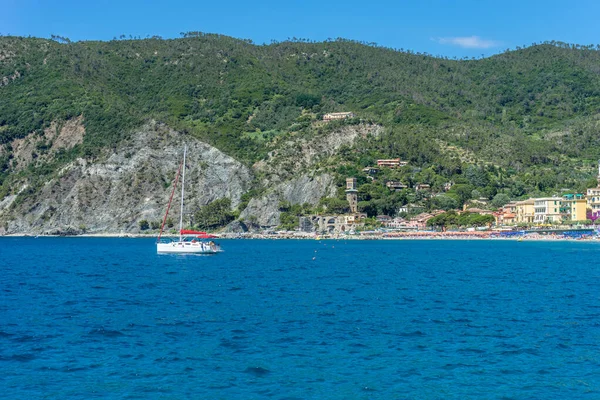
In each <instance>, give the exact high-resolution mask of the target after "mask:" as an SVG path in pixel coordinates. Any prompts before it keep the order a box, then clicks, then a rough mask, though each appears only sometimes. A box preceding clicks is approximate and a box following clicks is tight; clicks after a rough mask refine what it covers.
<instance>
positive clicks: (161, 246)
mask: <svg viewBox="0 0 600 400" xmlns="http://www.w3.org/2000/svg"><path fill="white" fill-rule="evenodd" d="M156 251H157V252H158V253H163V254H169V253H170V254H216V253H218V252H219V251H220V250H219V248H218V247H217V246H215V245H212V246H211V245H210V244H208V243H204V242H196V243H193V242H171V243H157V244H156Z"/></svg>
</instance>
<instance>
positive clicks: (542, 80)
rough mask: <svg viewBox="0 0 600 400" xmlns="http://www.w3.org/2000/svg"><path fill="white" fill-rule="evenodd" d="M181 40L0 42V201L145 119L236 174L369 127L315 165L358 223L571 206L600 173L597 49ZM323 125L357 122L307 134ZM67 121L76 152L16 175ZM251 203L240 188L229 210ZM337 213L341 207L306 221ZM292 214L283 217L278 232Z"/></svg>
mask: <svg viewBox="0 0 600 400" xmlns="http://www.w3.org/2000/svg"><path fill="white" fill-rule="evenodd" d="M182 36H183V37H182V38H181V39H177V40H162V39H160V38H159V37H152V38H148V39H143V40H113V41H110V42H91V41H90V42H71V41H70V40H68V38H62V37H58V36H56V37H53V38H52V39H36V38H22V37H0V96H1V98H2V101H1V102H0V194H2V195H5V194H8V193H10V192H14V190H15V182H17V181H19V180H22V179H27V180H29V182H30V183H31V185H30V187H32V188H35V187H40V186H41V185H42V183H43V182H44V177H45V176H48V175H50V174H52V173H55V172H56V171H58V170H59V169H60V168H61V167H62V166H63V165H64V164H65V163H67V162H69V161H71V160H73V159H75V158H76V157H86V158H94V157H98V156H99V155H100V154H102V153H103V152H104V151H109V150H110V149H113V148H115V146H117V145H118V144H119V143H120V142H121V141H122V140H124V139H126V138H127V137H128V136H129V135H131V134H132V132H134V128H136V127H139V126H140V125H141V124H143V123H144V122H145V121H148V120H151V119H154V120H157V121H162V122H165V123H167V124H168V125H169V126H171V127H173V128H175V129H178V130H181V131H184V132H187V133H188V134H189V135H193V136H195V137H197V138H199V139H202V140H204V141H206V142H208V143H210V144H212V145H214V146H216V147H217V148H219V149H221V150H222V151H224V152H226V153H228V154H230V155H232V156H234V157H235V158H237V159H239V160H241V161H244V162H246V163H248V164H249V165H250V164H252V163H254V162H256V161H258V160H262V159H265V158H266V157H267V154H268V153H269V152H270V151H273V150H277V149H279V148H281V147H282V146H285V144H286V140H287V139H289V138H291V137H306V138H311V137H316V136H318V135H323V134H325V133H327V132H328V131H331V130H334V129H339V128H340V127H342V126H344V125H348V124H358V123H363V124H374V123H376V124H379V125H382V126H383V127H384V132H383V133H382V134H381V135H379V136H378V137H369V136H367V137H364V138H361V139H360V140H359V141H358V142H357V143H356V144H355V146H354V147H352V148H342V149H341V150H340V151H339V152H338V153H337V154H336V155H334V156H333V157H330V158H327V159H323V160H321V162H320V164H319V165H318V167H319V168H323V169H324V170H329V171H330V172H333V173H335V174H336V175H337V176H338V177H339V178H340V187H342V186H343V181H342V179H343V178H345V177H346V176H356V177H357V178H358V179H359V183H360V186H359V201H360V203H359V208H360V210H361V211H364V212H366V213H367V214H368V215H369V216H375V215H378V214H389V215H394V214H395V213H396V212H397V209H398V207H399V206H401V205H404V204H407V203H418V204H422V205H423V206H424V207H425V208H426V209H434V208H439V209H444V210H450V209H453V208H457V207H461V206H462V205H463V204H464V203H466V202H468V201H470V200H472V199H480V198H484V199H487V200H492V199H493V204H494V205H495V206H496V205H500V204H502V203H505V202H506V201H507V200H508V199H514V198H522V197H524V196H527V195H538V194H554V193H557V192H559V191H560V190H561V189H565V188H566V189H570V190H573V191H582V190H583V189H584V188H585V186H586V185H589V183H588V182H589V180H590V178H592V177H593V176H594V171H595V169H594V166H595V163H596V160H597V159H598V158H600V135H598V130H599V129H600V75H599V74H598V65H600V51H599V48H598V47H594V46H579V45H567V44H564V43H558V42H548V43H541V44H534V45H532V46H531V47H528V48H517V49H516V50H513V51H506V52H505V53H503V54H499V55H496V56H493V57H489V58H485V59H478V60H475V59H462V60H457V59H448V58H442V57H433V56H431V55H428V54H422V53H415V52H413V51H409V50H403V49H399V50H394V49H388V48H381V47H378V46H376V45H373V44H365V43H357V42H354V41H349V40H344V39H336V40H327V41H325V42H308V41H305V40H290V41H285V42H281V43H279V42H273V43H271V44H269V45H262V46H257V45H254V44H252V43H251V42H250V41H248V40H239V39H234V38H230V37H226V36H223V35H214V34H204V33H200V32H188V33H185V34H183V35H182ZM335 111H353V112H354V113H355V114H356V116H357V118H355V119H353V120H348V121H338V122H334V123H330V124H328V125H323V124H322V123H320V122H319V121H320V119H321V117H322V115H323V114H324V113H328V112H335ZM78 116H83V120H84V124H85V128H86V134H85V137H84V141H83V144H81V145H78V146H76V147H74V148H73V149H71V150H69V151H66V152H64V153H62V154H61V156H60V157H58V156H56V157H55V158H54V159H52V160H51V161H46V162H41V161H36V160H34V161H33V162H32V164H31V166H29V167H28V168H27V169H24V170H23V169H22V170H19V171H20V172H18V171H17V168H16V164H15V160H14V149H13V148H12V144H13V143H14V140H15V139H18V138H23V137H25V136H27V135H29V134H32V133H38V134H40V133H41V131H42V130H43V129H44V128H47V127H49V126H50V124H51V123H52V122H59V123H60V122H61V121H63V122H64V121H66V120H69V119H71V118H74V117H78ZM48 145H49V144H41V145H40V147H39V148H38V149H36V151H38V152H40V153H43V152H46V151H48ZM391 157H400V158H402V159H404V160H406V161H408V162H409V166H407V167H403V168H398V169H384V170H381V171H380V172H379V173H378V174H377V175H376V176H375V177H374V178H375V179H374V181H368V180H367V175H366V174H364V173H362V172H361V170H362V168H363V167H365V166H371V165H374V162H375V160H377V159H378V158H391ZM291 172H295V171H291ZM388 180H393V181H401V182H403V183H404V184H406V185H408V186H409V187H412V186H413V185H415V184H417V183H426V184H429V185H430V186H431V189H432V191H433V192H436V193H441V192H443V191H444V186H445V185H446V184H447V183H452V184H453V186H452V188H451V189H450V190H448V191H447V192H445V193H444V194H443V195H442V196H430V195H427V194H426V193H420V192H417V193H415V192H414V191H412V190H407V191H402V192H393V191H390V190H389V189H388V188H387V187H385V182H386V181H388ZM35 182H38V184H37V185H36V184H35ZM593 184H594V185H595V183H593ZM263 190H264V188H261V187H259V186H257V187H255V188H253V189H252V190H251V191H250V192H248V194H247V195H245V197H244V198H243V199H242V206H243V205H245V204H247V203H248V201H249V200H250V198H252V197H253V196H256V195H259V194H260V193H262V191H263ZM17 204H18V203H17ZM346 206H347V203H344V196H343V193H340V195H339V196H338V197H337V198H334V199H327V200H323V201H322V203H321V204H320V209H317V210H313V211H319V210H321V211H324V210H327V211H328V212H344V211H345V207H346ZM229 207H230V204H228V203H226V200H225V199H221V200H218V201H216V202H214V203H213V204H211V205H209V206H208V207H205V208H204V209H203V210H201V211H199V212H198V214H197V215H196V218H195V221H197V225H198V227H200V228H206V229H208V228H210V227H214V226H217V225H218V224H223V223H226V222H227V221H229V220H231V219H232V218H235V214H234V213H233V212H232V211H230V210H229ZM240 210H241V208H240ZM306 211H307V210H306V209H304V208H303V207H300V210H298V209H296V208H290V209H286V210H284V211H283V213H284V214H283V217H282V226H283V227H290V226H292V223H291V222H290V221H291V219H293V218H291V217H296V216H297V215H299V214H301V213H303V212H306ZM288 216H290V218H291V219H290V221H288V220H287V219H286V218H287V217H288ZM200 221H202V222H200ZM140 228H141V229H143V228H142V227H141V226H140ZM146 229H148V228H146Z"/></svg>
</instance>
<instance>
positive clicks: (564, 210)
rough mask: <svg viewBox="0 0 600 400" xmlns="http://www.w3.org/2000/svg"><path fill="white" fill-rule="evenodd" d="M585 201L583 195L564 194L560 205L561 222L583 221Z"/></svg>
mask: <svg viewBox="0 0 600 400" xmlns="http://www.w3.org/2000/svg"><path fill="white" fill-rule="evenodd" d="M586 209H587V199H586V196H585V195H583V194H579V193H578V194H565V195H564V196H563V197H562V200H561V203H560V214H561V217H562V220H563V221H585V220H586V219H587V215H586Z"/></svg>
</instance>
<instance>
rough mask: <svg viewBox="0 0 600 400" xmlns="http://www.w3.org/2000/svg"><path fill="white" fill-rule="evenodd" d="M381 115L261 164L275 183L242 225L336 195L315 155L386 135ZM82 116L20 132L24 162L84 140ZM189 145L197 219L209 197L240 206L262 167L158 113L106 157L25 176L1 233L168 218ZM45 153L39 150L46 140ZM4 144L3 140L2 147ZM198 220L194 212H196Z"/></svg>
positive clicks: (190, 190)
mask: <svg viewBox="0 0 600 400" xmlns="http://www.w3.org/2000/svg"><path fill="white" fill-rule="evenodd" d="M380 131H381V127H379V126H375V125H357V126H345V127H343V128H341V129H340V130H339V131H334V132H330V133H329V134H327V135H324V136H323V137H316V138H313V139H312V140H310V141H307V140H304V139H298V140H290V141H289V142H288V143H286V144H285V145H283V146H280V147H279V149H278V150H277V151H276V152H274V153H273V154H271V155H270V156H269V158H268V159H267V160H264V161H263V162H260V163H257V164H256V165H255V166H254V168H255V169H256V170H257V171H258V172H260V173H261V175H262V176H263V177H264V178H263V182H262V185H263V186H264V187H267V188H268V191H267V192H266V193H265V194H264V195H263V196H262V197H260V198H255V199H252V200H251V201H250V202H249V204H248V206H247V207H246V209H245V210H243V211H242V213H241V215H240V219H241V220H242V221H243V222H244V223H241V224H238V225H236V226H233V225H232V226H230V227H229V229H230V230H233V231H245V230H249V229H256V228H257V227H259V226H263V227H265V226H270V227H275V226H277V225H279V216H280V211H279V203H280V202H281V201H286V202H289V203H292V204H304V203H309V204H311V205H315V204H317V203H318V202H319V200H320V199H321V198H322V197H328V196H335V193H336V186H335V182H334V177H333V176H332V175H330V174H327V173H323V174H320V175H319V174H315V172H314V168H315V164H316V163H317V162H318V161H319V160H321V159H322V158H323V157H329V156H331V155H333V154H335V152H336V151H337V150H338V149H339V148H340V147H341V146H344V145H352V144H353V143H354V141H355V140H356V139H357V138H358V137H364V136H366V135H377V134H379V132H380ZM84 135H85V128H84V126H83V123H82V118H81V117H78V118H74V119H72V120H70V121H67V122H65V123H63V124H62V125H60V126H59V125H57V124H53V125H51V126H50V128H48V129H47V130H45V131H44V132H43V134H41V135H40V134H32V135H29V136H28V137H26V138H24V139H19V140H16V141H14V142H13V143H12V144H11V145H12V148H13V153H14V160H13V161H14V162H15V163H16V165H14V167H16V168H14V169H15V170H22V169H25V168H26V167H27V166H28V165H29V164H31V163H43V162H45V161H48V160H52V157H53V155H54V154H55V152H56V151H58V150H60V149H68V148H71V147H73V146H74V145H76V144H79V143H81V142H82V140H83V138H84ZM184 142H187V145H188V160H187V168H186V175H185V182H186V201H185V204H186V208H185V210H184V213H185V215H184V219H185V220H188V218H189V215H191V214H193V213H194V212H195V211H196V210H197V209H198V208H199V207H201V206H202V205H205V204H208V203H210V202H212V201H214V200H218V199H221V198H224V197H227V198H229V199H231V203H232V207H233V208H236V207H237V206H238V205H239V203H240V199H241V196H242V195H243V194H244V193H245V192H247V191H248V190H249V189H250V188H251V184H252V181H253V179H254V174H253V171H252V170H250V169H249V168H247V167H245V166H244V165H243V164H241V163H240V162H238V161H236V160H235V159H233V158H231V157H229V156H227V155H226V154H224V153H222V152H221V151H219V150H218V149H216V148H214V147H211V146H209V145H208V144H206V143H203V142H200V141H198V140H196V139H193V138H191V137H189V136H185V135H183V134H180V133H178V132H176V131H173V130H171V129H169V128H168V127H166V126H165V125H162V124H157V123H150V124H148V125H146V126H145V127H143V128H142V129H140V130H139V131H138V132H136V133H135V134H134V135H132V139H131V140H129V141H128V142H126V143H123V144H122V145H120V147H119V148H117V150H116V151H115V153H113V154H106V155H105V156H104V157H102V158H101V159H100V160H98V161H94V162H90V161H86V160H84V159H78V160H76V161H75V162H73V163H71V164H69V165H67V166H66V167H64V168H63V169H62V170H61V171H60V172H59V174H58V177H56V178H53V179H51V180H49V181H48V182H46V183H45V184H44V186H43V187H42V188H36V189H35V190H34V188H32V187H30V186H29V185H28V182H27V181H23V182H22V185H21V189H20V192H19V193H18V194H16V195H15V194H12V195H8V196H6V197H4V198H3V199H0V234H12V233H21V234H22V233H28V234H77V233H127V232H138V231H139V222H140V221H141V220H147V221H148V222H150V223H155V224H156V223H158V222H160V221H161V220H162V217H163V214H164V212H165V209H166V206H167V203H168V199H169V196H170V194H171V190H172V183H173V180H174V178H175V175H176V171H177V169H178V167H179V164H180V162H181V158H182V151H183V143H184ZM42 144H43V147H44V149H45V151H44V152H43V154H36V155H35V156H34V153H35V152H36V151H37V150H39V149H40V147H41V145H42ZM0 150H1V149H0ZM169 215H170V217H171V218H172V220H173V222H175V223H176V222H177V221H178V220H179V192H177V193H176V194H175V196H174V201H173V206H172V208H171V212H170V214H169ZM188 221H189V220H188Z"/></svg>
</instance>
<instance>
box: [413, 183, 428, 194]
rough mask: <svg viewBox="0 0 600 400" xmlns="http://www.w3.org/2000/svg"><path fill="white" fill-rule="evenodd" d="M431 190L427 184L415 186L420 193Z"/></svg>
mask: <svg viewBox="0 0 600 400" xmlns="http://www.w3.org/2000/svg"><path fill="white" fill-rule="evenodd" d="M429 189H431V186H429V185H428V184H427V183H417V184H416V185H415V190H416V191H417V192H418V191H419V190H429Z"/></svg>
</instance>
